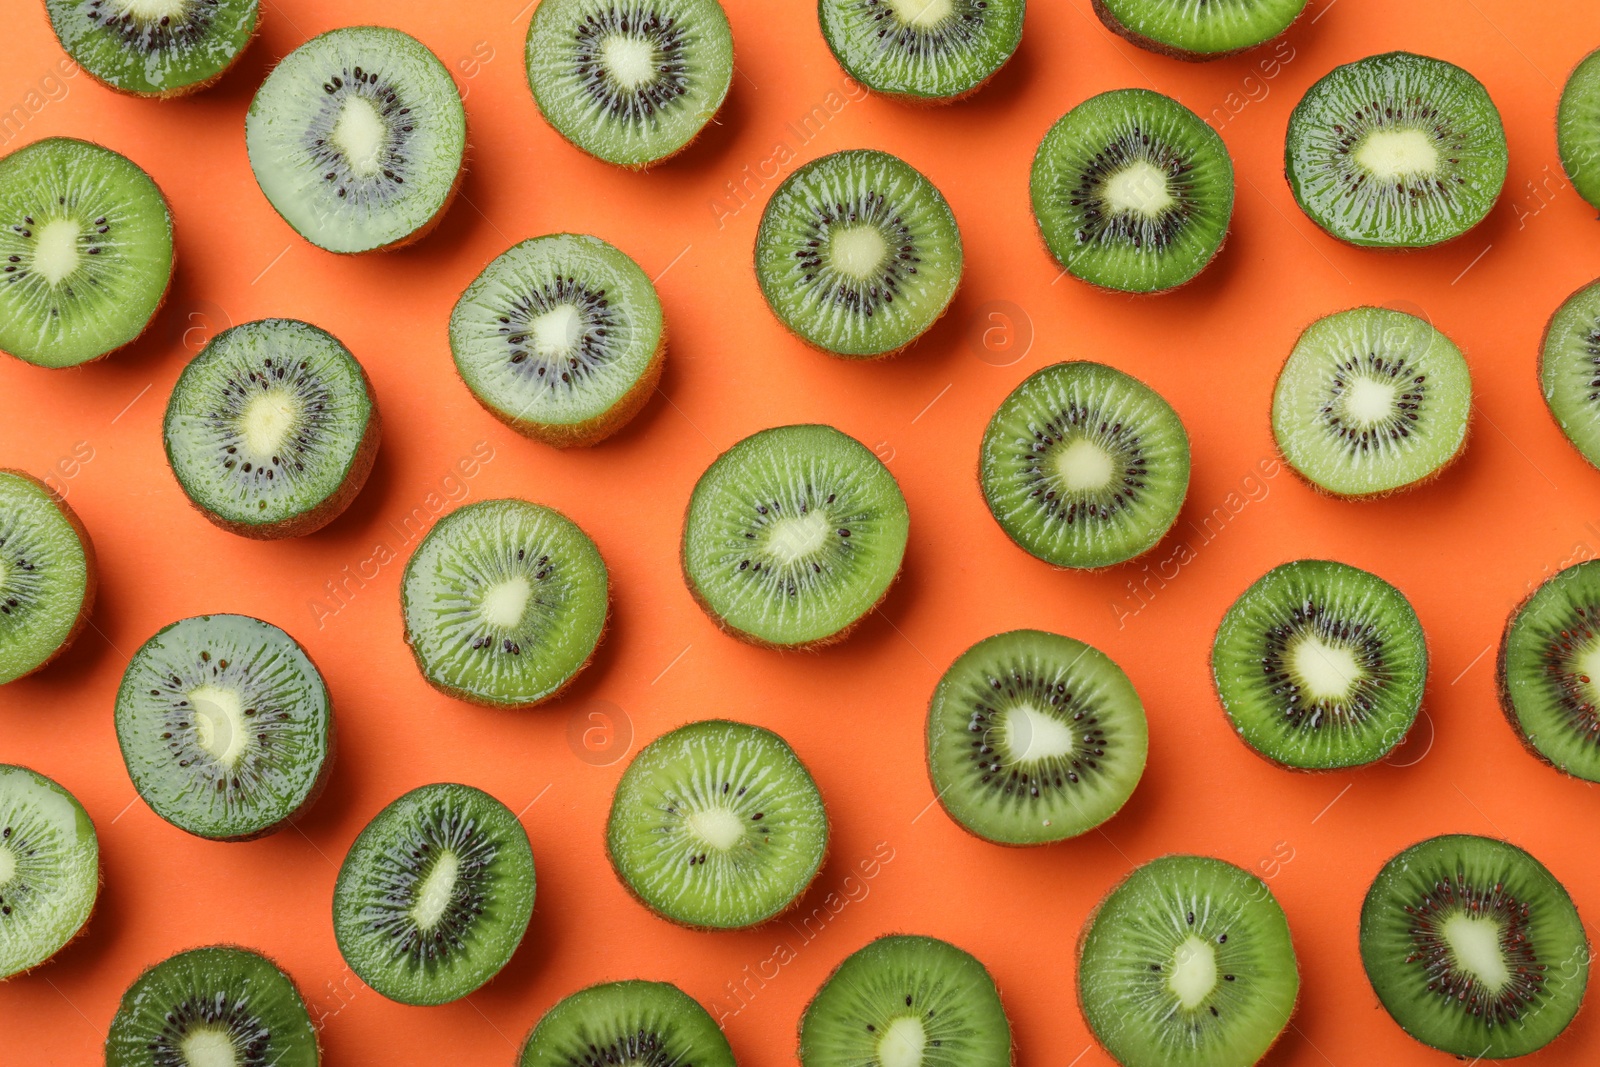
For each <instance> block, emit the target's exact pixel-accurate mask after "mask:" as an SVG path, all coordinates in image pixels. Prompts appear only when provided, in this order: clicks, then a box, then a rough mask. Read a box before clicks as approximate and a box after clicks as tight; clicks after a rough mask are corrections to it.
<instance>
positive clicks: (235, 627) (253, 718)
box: [116, 615, 334, 841]
mask: <svg viewBox="0 0 1600 1067" xmlns="http://www.w3.org/2000/svg"><path fill="white" fill-rule="evenodd" d="M116 727H117V743H118V744H119V745H120V746H121V747H122V759H123V762H124V763H126V764H127V767H128V777H130V778H131V779H133V786H134V788H135V789H137V790H138V792H139V796H140V797H141V798H143V800H144V802H145V803H146V804H149V805H150V807H151V809H152V810H153V811H154V812H155V813H156V814H157V815H159V816H161V817H162V818H163V819H165V820H167V821H168V822H170V823H171V824H172V825H174V826H176V827H178V828H179V829H180V830H187V831H188V832H189V833H191V834H195V835H197V836H199V837H209V838H212V839H214V840H219V841H247V840H250V839H252V838H256V837H261V836H263V835H265V834H270V833H272V832H273V831H275V830H278V829H281V828H282V827H283V826H284V824H285V823H287V822H288V821H289V820H291V819H293V818H294V817H295V816H297V815H299V814H301V813H302V812H304V811H305V810H306V809H307V808H309V807H310V806H311V804H312V803H313V802H314V801H315V800H316V798H317V796H318V795H319V794H321V792H322V787H323V786H324V785H325V784H326V783H327V775H328V772H329V771H330V770H331V769H332V767H333V745H334V740H333V703H332V701H331V700H330V698H329V696H328V688H327V686H326V685H324V684H323V681H322V675H321V673H319V672H318V670H317V667H316V664H314V663H312V662H311V657H309V656H308V655H306V651H305V649H303V648H301V647H300V645H299V643H298V642H296V641H295V639H294V638H292V637H290V636H289V635H288V634H286V633H284V632H283V631H282V630H280V629H278V628H277V627H276V626H273V625H272V624H271V623H267V622H262V621H261V620H260V619H252V618H250V617H249V616H248V615H199V616H196V617H194V618H190V619H182V620H179V621H178V622H175V623H173V624H171V625H170V626H165V627H163V628H162V629H161V630H159V631H157V632H156V634H155V636H154V637H152V638H150V640H148V641H146V642H145V643H144V645H143V647H141V648H140V649H139V651H137V652H135V653H134V654H133V659H132V660H130V661H129V663H128V669H127V671H126V672H125V673H124V674H123V676H122V685H121V687H120V688H119V689H118V690H117V703H116Z"/></svg>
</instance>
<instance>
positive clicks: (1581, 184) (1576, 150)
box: [1556, 50, 1600, 208]
mask: <svg viewBox="0 0 1600 1067" xmlns="http://www.w3.org/2000/svg"><path fill="white" fill-rule="evenodd" d="M1556 143H1557V145H1558V147H1559V149H1560V152H1561V166H1562V169H1564V170H1565V171H1566V172H1567V177H1568V178H1570V179H1571V180H1572V187H1573V188H1574V189H1576V190H1577V191H1578V195H1579V196H1581V197H1583V198H1584V199H1585V200H1587V201H1588V202H1589V203H1590V204H1591V205H1593V206H1594V207H1597V208H1600V50H1597V51H1594V52H1590V53H1589V54H1588V55H1587V56H1585V57H1584V59H1583V62H1581V63H1579V64H1578V65H1577V67H1576V68H1574V69H1573V71H1572V75H1571V76H1570V77H1569V78H1568V79H1567V84H1566V85H1565V86H1564V87H1563V88H1562V90H1561V104H1560V107H1559V108H1558V109H1557V112H1556Z"/></svg>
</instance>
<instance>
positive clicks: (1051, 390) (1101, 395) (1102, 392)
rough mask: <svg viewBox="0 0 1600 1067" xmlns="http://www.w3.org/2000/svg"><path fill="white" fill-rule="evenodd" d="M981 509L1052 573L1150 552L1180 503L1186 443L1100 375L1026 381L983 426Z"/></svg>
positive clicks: (1133, 381) (1171, 416)
mask: <svg viewBox="0 0 1600 1067" xmlns="http://www.w3.org/2000/svg"><path fill="white" fill-rule="evenodd" d="M978 481H979V484H980V485H981V487H982V489H983V498H984V500H985V501H986V502H987V503H988V505H989V512H990V514H992V515H993V516H994V519H995V521H996V522H997V523H999V524H1000V528H1001V529H1002V530H1004V531H1005V533H1006V536H1007V537H1009V538H1011V540H1013V541H1015V542H1016V543H1017V545H1018V546H1019V547H1021V548H1023V549H1024V550H1026V551H1027V552H1028V553H1030V554H1031V555H1034V556H1037V557H1038V558H1040V559H1042V560H1044V561H1045V562H1046V563H1051V564H1054V565H1055V566H1057V567H1083V568H1094V567H1107V566H1110V565H1111V564H1113V563H1121V562H1123V561H1124V560H1129V559H1132V558H1134V557H1135V556H1138V555H1141V554H1142V553H1144V552H1148V551H1149V550H1150V549H1152V548H1154V547H1155V546H1156V544H1157V543H1158V542H1159V541H1160V540H1161V539H1162V538H1163V537H1165V536H1166V533H1167V531H1168V530H1170V529H1171V528H1172V524H1173V523H1174V522H1176V521H1177V518H1178V512H1179V510H1180V509H1181V508H1182V507H1183V499H1184V496H1185V494H1187V493H1188V491H1189V435H1188V433H1187V432H1186V431H1185V430H1184V428H1183V423H1182V421H1180V420H1179V418H1178V413H1177V412H1175V411H1173V410H1172V406H1171V405H1170V404H1168V403H1167V402H1166V401H1165V400H1163V399H1162V398H1161V397H1160V395H1158V394H1157V393H1156V392H1155V390H1153V389H1151V388H1150V387H1149V386H1147V385H1145V384H1144V383H1143V382H1141V381H1139V380H1138V379H1137V378H1134V377H1131V376H1129V375H1127V374H1124V373H1122V372H1121V371H1119V370H1116V369H1115V368H1113V367H1107V366H1105V365H1104V364H1101V363H1087V362H1080V363H1056V364H1053V365H1051V366H1049V367H1045V368H1044V369H1043V370H1038V371H1035V372H1034V373H1033V374H1030V375H1029V376H1028V377H1027V378H1026V379H1024V381H1023V382H1022V384H1021V385H1019V386H1017V387H1016V389H1014V390H1012V392H1011V395H1010V396H1008V397H1006V398H1005V400H1004V401H1002V402H1001V404H1000V409H999V410H998V411H996V412H995V413H994V417H993V418H992V419H990V420H989V427H988V429H986V430H985V431H984V433H983V446H982V451H981V453H980V455H979V459H978Z"/></svg>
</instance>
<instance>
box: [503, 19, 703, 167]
mask: <svg viewBox="0 0 1600 1067" xmlns="http://www.w3.org/2000/svg"><path fill="white" fill-rule="evenodd" d="M527 68H528V85H529V87H530V88H532V90H533V99H534V101H535V103H537V104H538V105H539V110H540V112H541V113H543V115H544V118H545V121H546V122H548V123H549V124H550V125H551V126H552V127H553V128H554V129H555V131H556V132H557V133H559V134H560V135H561V136H563V137H565V138H566V139H567V140H568V141H571V142H572V143H573V144H574V145H576V146H577V147H578V148H580V149H582V150H583V151H585V152H587V153H589V154H590V155H591V156H594V157H596V158H597V159H602V160H605V161H606V162H607V163H617V164H620V165H622V166H624V167H647V166H649V165H650V164H652V163H657V162H659V161H661V160H663V159H665V158H667V157H668V156H672V155H676V154H677V153H678V152H680V151H681V150H682V149H683V148H684V147H685V146H687V145H688V144H689V142H690V141H692V140H694V139H695V137H697V136H698V135H699V133H700V131H701V130H702V129H703V128H704V127H705V125H706V123H707V122H709V121H711V117H712V116H713V115H715V114H716V113H717V109H718V108H720V107H722V101H723V100H724V98H726V97H727V95H728V87H729V86H730V85H731V84H732V83H733V31H732V29H730V28H729V26H728V16H727V13H726V12H724V11H723V10H722V5H721V4H720V3H718V2H717V0H541V2H540V4H539V6H538V7H537V8H535V9H534V12H533V19H532V21H531V22H529V24H528V44H527Z"/></svg>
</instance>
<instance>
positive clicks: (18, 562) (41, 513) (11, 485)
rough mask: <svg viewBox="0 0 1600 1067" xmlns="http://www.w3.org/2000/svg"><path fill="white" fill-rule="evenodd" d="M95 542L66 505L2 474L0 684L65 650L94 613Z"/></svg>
mask: <svg viewBox="0 0 1600 1067" xmlns="http://www.w3.org/2000/svg"><path fill="white" fill-rule="evenodd" d="M96 584H97V581H96V567H95V557H94V542H92V541H90V540H89V531H88V530H85V529H84V528H83V523H82V522H80V521H79V519H78V515H77V513H76V512H74V511H73V510H72V508H71V507H70V506H69V505H68V504H67V502H66V500H64V499H63V498H62V497H60V496H59V495H58V494H56V493H55V492H54V491H53V490H52V489H51V488H50V487H49V486H47V485H45V484H44V483H43V482H41V481H39V479H37V478H35V477H34V476H33V475H31V474H28V473H26V472H25V471H14V470H5V469H3V468H0V685H4V684H5V683H7V682H14V681H16V680H17V679H18V678H21V677H22V676H24V675H27V674H32V673H33V672H34V671H36V670H38V669H39V668H41V667H43V666H45V665H46V664H48V663H49V662H50V661H51V660H53V659H55V658H56V657H57V656H59V655H60V654H61V653H62V652H64V651H66V649H67V648H68V646H70V645H71V644H72V642H73V641H75V640H77V638H78V635H79V634H80V633H82V632H83V628H84V627H85V626H86V625H88V623H89V614H90V612H91V611H93V610H94V595H95V586H96Z"/></svg>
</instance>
